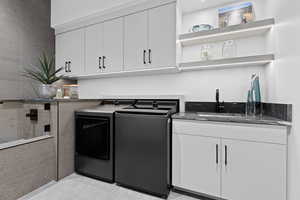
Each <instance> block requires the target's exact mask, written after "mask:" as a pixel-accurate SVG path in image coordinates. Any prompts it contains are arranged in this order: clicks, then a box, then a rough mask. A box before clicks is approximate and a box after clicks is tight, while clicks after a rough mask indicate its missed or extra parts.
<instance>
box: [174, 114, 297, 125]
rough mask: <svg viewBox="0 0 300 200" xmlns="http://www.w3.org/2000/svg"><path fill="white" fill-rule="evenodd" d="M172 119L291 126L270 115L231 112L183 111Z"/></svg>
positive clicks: (287, 122) (290, 123)
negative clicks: (251, 115)
mask: <svg viewBox="0 0 300 200" xmlns="http://www.w3.org/2000/svg"><path fill="white" fill-rule="evenodd" d="M172 118H173V119H184V120H197V121H213V122H232V123H246V124H262V125H276V126H288V127H290V126H292V122H289V121H283V120H280V119H277V118H274V117H270V116H256V117H250V116H246V115H245V114H232V113H204V112H203V113H202V112H185V113H177V114H174V115H173V116H172Z"/></svg>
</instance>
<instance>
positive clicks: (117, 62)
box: [102, 18, 124, 73]
mask: <svg viewBox="0 0 300 200" xmlns="http://www.w3.org/2000/svg"><path fill="white" fill-rule="evenodd" d="M123 25H124V23H123V18H118V19H115V20H112V21H107V22H104V23H103V38H104V40H103V51H104V54H103V60H102V61H103V63H102V68H103V71H104V72H106V73H108V72H120V71H122V70H123V35H124V34H123V33H124V30H123Z"/></svg>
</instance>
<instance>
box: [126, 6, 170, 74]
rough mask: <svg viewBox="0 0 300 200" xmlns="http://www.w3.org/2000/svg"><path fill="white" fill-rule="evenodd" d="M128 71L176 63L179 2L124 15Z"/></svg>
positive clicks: (162, 66)
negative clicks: (177, 10) (177, 6)
mask: <svg viewBox="0 0 300 200" xmlns="http://www.w3.org/2000/svg"><path fill="white" fill-rule="evenodd" d="M124 29H125V33H124V34H125V35H124V45H125V46H124V51H125V52H124V53H125V56H124V61H125V63H124V66H125V70H126V71H131V70H142V69H151V68H164V67H175V66H176V4H175V3H172V4H168V5H164V6H160V7H157V8H153V9H150V10H148V11H144V12H140V13H136V14H133V15H129V16H127V17H125V24H124Z"/></svg>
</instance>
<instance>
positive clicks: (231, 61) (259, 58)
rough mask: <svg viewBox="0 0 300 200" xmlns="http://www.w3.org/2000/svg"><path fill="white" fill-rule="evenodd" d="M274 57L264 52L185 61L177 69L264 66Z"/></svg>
mask: <svg viewBox="0 0 300 200" xmlns="http://www.w3.org/2000/svg"><path fill="white" fill-rule="evenodd" d="M274 59H275V56H274V54H265V55H255V56H246V57H235V58H224V59H218V60H208V61H196V62H185V63H180V64H179V69H180V70H181V71H189V70H201V69H213V68H230V67H241V66H264V65H267V64H269V63H271V62H272V61H273V60H274Z"/></svg>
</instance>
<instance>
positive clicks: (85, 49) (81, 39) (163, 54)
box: [56, 0, 176, 78]
mask: <svg viewBox="0 0 300 200" xmlns="http://www.w3.org/2000/svg"><path fill="white" fill-rule="evenodd" d="M164 1H166V4H159V5H157V3H158V2H157V3H153V5H152V7H149V5H148V4H147V5H148V6H147V5H145V8H144V10H142V11H141V9H140V10H134V9H135V8H131V9H128V11H126V12H129V13H128V14H125V13H126V12H124V16H117V17H115V18H113V17H112V16H114V15H113V14H112V15H111V16H110V15H108V16H107V19H104V18H103V19H102V18H101V19H102V21H99V22H98V23H97V21H96V20H95V22H93V23H92V22H91V23H90V24H87V25H81V26H80V27H78V28H77V29H75V28H73V29H68V28H65V29H64V28H63V27H60V29H59V30H60V31H59V32H58V33H59V34H58V35H57V36H56V63H57V67H64V71H63V72H62V73H63V74H65V75H66V76H71V77H78V78H80V77H81V78H89V77H92V76H96V77H97V76H98V77H102V76H109V75H118V74H120V75H121V74H130V73H132V74H134V73H136V72H139V71H142V73H144V72H150V73H151V71H155V70H156V71H162V70H169V68H171V67H172V69H174V68H176V3H175V2H174V1H170V0H164ZM161 3H162V2H161ZM151 4H152V3H151ZM115 14H116V13H115ZM99 20H100V19H99ZM74 30H75V31H74ZM155 68H156V69H155ZM148 69H150V70H148ZM151 69H154V70H151ZM122 72H123V73H122Z"/></svg>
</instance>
